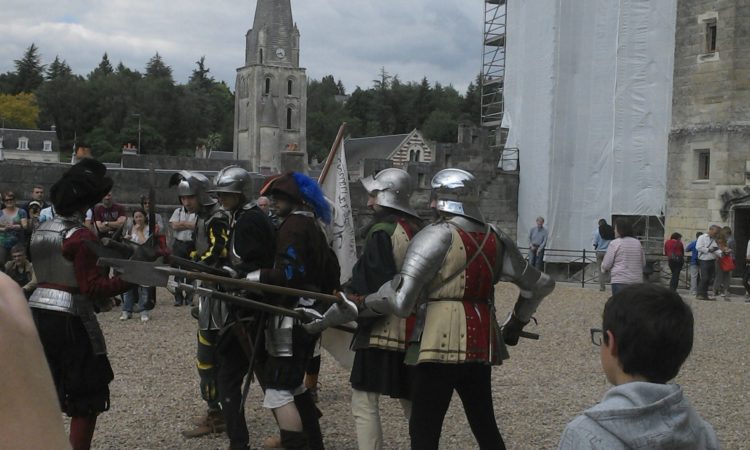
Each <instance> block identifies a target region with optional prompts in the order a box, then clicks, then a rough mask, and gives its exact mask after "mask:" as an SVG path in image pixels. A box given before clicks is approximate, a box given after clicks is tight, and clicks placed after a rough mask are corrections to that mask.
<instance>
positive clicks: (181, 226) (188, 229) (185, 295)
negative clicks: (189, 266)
mask: <svg viewBox="0 0 750 450" xmlns="http://www.w3.org/2000/svg"><path fill="white" fill-rule="evenodd" d="M179 199H180V204H182V203H183V199H182V196H179ZM195 220H196V218H195V213H192V212H190V211H188V210H187V208H186V207H185V206H184V205H182V206H179V207H177V208H175V210H174V212H173V213H172V217H171V218H170V219H169V226H170V227H171V228H172V232H173V236H174V240H173V241H172V255H174V256H178V257H180V258H185V259H189V258H190V252H192V251H193V250H194V247H193V230H194V229H195ZM175 281H177V282H184V281H185V279H184V278H182V277H178V278H176V279H175ZM192 303H193V293H192V292H186V291H185V290H184V289H175V291H174V306H180V305H183V304H184V305H190V304H192Z"/></svg>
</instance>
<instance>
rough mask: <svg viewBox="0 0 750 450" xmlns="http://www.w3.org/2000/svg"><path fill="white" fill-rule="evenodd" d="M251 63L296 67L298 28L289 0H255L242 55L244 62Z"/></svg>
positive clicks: (297, 59) (297, 58)
mask: <svg viewBox="0 0 750 450" xmlns="http://www.w3.org/2000/svg"><path fill="white" fill-rule="evenodd" d="M282 54H283V56H281V55H282ZM253 64H268V65H279V66H287V67H299V30H298V29H297V25H296V24H295V23H294V20H293V19H292V6H291V3H290V0H258V4H257V6H256V8H255V20H254V22H253V28H252V29H251V30H249V31H248V32H247V47H246V54H245V65H246V66H249V65H253Z"/></svg>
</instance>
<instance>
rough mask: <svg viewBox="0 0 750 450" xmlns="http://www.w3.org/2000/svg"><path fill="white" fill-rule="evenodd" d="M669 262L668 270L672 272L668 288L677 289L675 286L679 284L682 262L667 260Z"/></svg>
mask: <svg viewBox="0 0 750 450" xmlns="http://www.w3.org/2000/svg"><path fill="white" fill-rule="evenodd" d="M668 264H669V270H670V272H672V278H671V279H670V280H669V289H671V290H673V291H677V288H678V287H679V285H680V272H681V271H682V266H683V264H684V262H682V261H679V262H673V261H668Z"/></svg>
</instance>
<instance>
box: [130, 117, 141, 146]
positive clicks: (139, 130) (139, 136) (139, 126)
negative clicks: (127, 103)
mask: <svg viewBox="0 0 750 450" xmlns="http://www.w3.org/2000/svg"><path fill="white" fill-rule="evenodd" d="M131 116H133V117H137V118H138V154H139V155H140V154H141V115H140V114H131Z"/></svg>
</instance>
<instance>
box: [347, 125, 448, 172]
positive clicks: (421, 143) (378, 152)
mask: <svg viewBox="0 0 750 450" xmlns="http://www.w3.org/2000/svg"><path fill="white" fill-rule="evenodd" d="M344 149H346V164H347V167H348V169H349V178H350V179H351V180H352V181H354V180H358V179H360V178H362V177H365V176H367V175H369V173H365V168H366V165H365V161H366V160H381V161H383V162H387V163H388V164H390V166H392V167H399V168H404V167H405V166H406V165H407V164H408V163H412V162H419V163H431V162H433V154H434V150H433V149H432V147H431V146H430V144H428V143H427V141H426V140H425V138H424V137H423V136H422V133H420V132H419V131H418V130H417V129H416V128H415V129H414V130H412V131H411V133H406V134H392V135H388V136H372V137H361V138H347V139H346V140H345V141H344ZM367 167H368V168H369V165H367Z"/></svg>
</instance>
